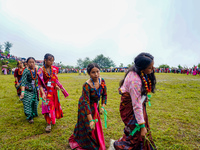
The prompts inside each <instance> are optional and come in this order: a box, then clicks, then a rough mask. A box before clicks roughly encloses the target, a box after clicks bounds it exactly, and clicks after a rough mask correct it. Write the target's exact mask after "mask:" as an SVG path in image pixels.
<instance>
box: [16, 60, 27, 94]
mask: <svg viewBox="0 0 200 150" xmlns="http://www.w3.org/2000/svg"><path fill="white" fill-rule="evenodd" d="M17 67H18V68H17V69H15V72H14V78H15V87H16V89H17V95H18V96H20V94H21V78H22V74H23V71H24V69H25V68H24V66H23V63H22V62H21V61H18V62H17Z"/></svg>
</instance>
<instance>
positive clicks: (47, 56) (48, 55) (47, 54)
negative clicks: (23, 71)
mask: <svg viewBox="0 0 200 150" xmlns="http://www.w3.org/2000/svg"><path fill="white" fill-rule="evenodd" d="M49 57H53V59H55V58H54V56H53V55H52V54H49V53H46V54H45V55H44V60H45V59H46V60H47V59H48V58H49ZM43 64H44V65H45V62H44V61H43Z"/></svg>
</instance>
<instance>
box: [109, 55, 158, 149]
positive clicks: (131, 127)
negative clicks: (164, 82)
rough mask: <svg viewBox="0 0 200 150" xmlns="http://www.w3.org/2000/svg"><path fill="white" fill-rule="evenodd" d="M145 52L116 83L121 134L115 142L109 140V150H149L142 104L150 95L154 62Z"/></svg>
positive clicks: (152, 89) (149, 137) (148, 131)
mask: <svg viewBox="0 0 200 150" xmlns="http://www.w3.org/2000/svg"><path fill="white" fill-rule="evenodd" d="M153 59H154V58H153V56H152V55H151V54H149V53H141V54H139V55H138V56H137V57H136V58H135V60H134V66H132V67H131V68H130V69H129V70H128V72H127V73H126V75H125V77H124V79H123V80H122V81H121V82H120V88H119V93H120V94H121V103H120V114H121V118H122V121H123V122H124V124H125V128H124V135H123V137H122V138H120V139H119V140H117V141H114V140H111V141H110V148H109V150H114V149H116V150H124V149H126V150H132V149H134V150H136V149H137V150H153V149H156V146H155V144H154V142H153V140H152V136H151V132H150V127H149V122H148V116H147V113H146V102H147V101H148V98H147V96H148V97H149V93H150V92H154V89H155V84H156V79H155V75H154V69H153V65H154V60H153Z"/></svg>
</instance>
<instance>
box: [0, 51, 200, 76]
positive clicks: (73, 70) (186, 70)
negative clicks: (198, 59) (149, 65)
mask: <svg viewBox="0 0 200 150" xmlns="http://www.w3.org/2000/svg"><path fill="white" fill-rule="evenodd" d="M0 59H1V60H7V61H6V65H3V66H2V67H1V69H2V70H1V71H2V74H4V75H7V74H14V72H15V69H17V66H16V67H15V68H11V67H8V66H7V65H8V64H9V59H12V60H16V61H21V62H23V63H24V66H26V65H27V64H26V58H22V57H17V56H14V55H10V54H7V56H5V55H3V51H1V50H0ZM36 62H37V60H36ZM36 64H37V63H36ZM38 65H39V66H40V65H41V64H40V63H38ZM54 66H57V67H58V68H59V72H58V73H79V75H81V74H84V75H86V72H87V71H86V68H81V69H78V68H77V67H76V68H61V66H60V65H59V63H55V64H54ZM127 70H128V67H111V68H101V69H100V71H101V72H125V73H126V72H127ZM154 71H155V72H156V73H177V74H178V73H180V74H187V75H190V74H192V75H198V74H199V75H200V68H198V67H197V66H195V67H192V68H182V69H180V68H155V69H154Z"/></svg>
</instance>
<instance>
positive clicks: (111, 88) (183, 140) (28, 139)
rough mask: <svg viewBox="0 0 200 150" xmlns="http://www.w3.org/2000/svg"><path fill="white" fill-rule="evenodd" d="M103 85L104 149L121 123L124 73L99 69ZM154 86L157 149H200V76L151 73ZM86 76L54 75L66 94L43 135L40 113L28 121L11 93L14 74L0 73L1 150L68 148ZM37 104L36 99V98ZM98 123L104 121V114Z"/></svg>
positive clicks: (152, 122) (150, 112)
mask: <svg viewBox="0 0 200 150" xmlns="http://www.w3.org/2000/svg"><path fill="white" fill-rule="evenodd" d="M101 76H102V77H103V78H104V79H105V81H106V84H107V89H108V101H107V106H106V109H107V111H108V117H109V118H108V129H105V128H104V126H103V130H104V136H105V141H106V146H107V148H108V147H109V140H110V139H111V138H112V139H119V138H120V137H121V136H122V135H123V128H124V125H123V123H122V121H121V118H120V114H119V104H120V95H119V94H118V90H117V89H118V85H119V81H120V80H121V79H122V78H123V76H124V73H101ZM156 77H157V90H156V93H155V94H153V96H152V101H151V104H152V106H151V107H149V106H147V113H148V117H149V122H150V127H151V130H152V136H153V139H154V141H155V143H156V145H157V147H158V149H160V150H198V149H200V130H199V129H200V115H199V114H200V76H191V75H189V76H187V75H177V74H156ZM88 78H89V76H84V75H82V76H79V75H78V74H59V80H60V82H61V83H62V84H63V86H64V87H65V88H66V89H67V91H68V93H69V94H70V96H69V97H67V98H66V99H65V98H64V97H63V95H61V106H62V109H63V113H64V117H63V118H62V119H60V120H57V122H56V125H54V126H53V127H52V132H51V133H49V134H48V133H45V130H44V129H45V125H46V122H45V119H44V117H43V115H42V114H41V108H40V107H38V112H39V117H37V118H35V119H34V124H29V123H28V122H27V120H26V117H25V115H24V112H23V104H22V102H21V101H19V98H18V97H17V96H16V95H17V94H16V89H15V88H14V77H13V76H12V75H7V76H4V75H0V149H12V150H13V149H61V150H62V149H70V148H69V144H68V138H69V137H70V135H71V134H72V133H73V129H74V126H75V124H76V121H77V111H78V109H77V106H78V100H79V97H80V96H81V92H82V85H83V83H84V82H85V81H86V80H87V79H88ZM40 104H41V101H40ZM101 118H102V123H104V121H103V116H101Z"/></svg>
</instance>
